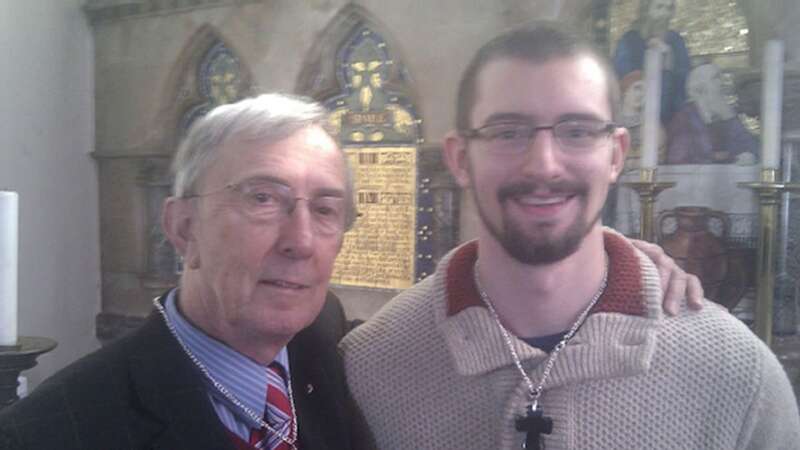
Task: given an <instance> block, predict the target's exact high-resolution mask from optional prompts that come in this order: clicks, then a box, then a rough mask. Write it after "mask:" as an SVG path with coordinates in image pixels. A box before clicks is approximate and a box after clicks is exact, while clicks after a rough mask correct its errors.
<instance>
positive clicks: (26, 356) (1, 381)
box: [0, 336, 58, 409]
mask: <svg viewBox="0 0 800 450" xmlns="http://www.w3.org/2000/svg"><path fill="white" fill-rule="evenodd" d="M56 345H58V344H57V343H56V341H54V340H52V339H50V338H45V337H29V336H20V337H19V339H18V344H17V345H15V346H11V347H8V346H0V409H3V408H5V407H6V406H9V405H11V404H12V403H14V402H16V401H17V400H19V397H17V386H18V384H19V383H18V382H17V379H18V378H19V374H20V373H21V372H22V371H23V370H27V369H30V368H31V367H34V366H35V365H36V357H38V356H39V355H41V354H43V353H47V352H49V351H50V350H53V349H54V348H56Z"/></svg>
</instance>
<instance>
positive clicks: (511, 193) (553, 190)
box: [497, 180, 586, 203]
mask: <svg viewBox="0 0 800 450" xmlns="http://www.w3.org/2000/svg"><path fill="white" fill-rule="evenodd" d="M537 190H543V191H546V192H548V193H549V194H555V195H558V194H566V195H574V194H581V193H585V192H586V185H585V184H584V183H581V182H578V181H567V180H561V181H554V182H549V183H541V182H535V181H529V180H521V181H514V182H511V183H506V184H504V185H503V186H501V187H500V188H499V189H498V190H497V199H498V200H499V201H500V202H501V203H502V202H505V201H506V200H508V199H510V198H513V197H517V196H520V195H528V194H532V193H533V192H536V191H537Z"/></svg>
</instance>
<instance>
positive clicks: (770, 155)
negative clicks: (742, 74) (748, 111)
mask: <svg viewBox="0 0 800 450" xmlns="http://www.w3.org/2000/svg"><path fill="white" fill-rule="evenodd" d="M782 100H783V42H781V41H767V45H766V47H765V48H764V68H763V76H762V79H761V164H762V167H763V168H765V169H777V168H779V167H780V146H781V110H782Z"/></svg>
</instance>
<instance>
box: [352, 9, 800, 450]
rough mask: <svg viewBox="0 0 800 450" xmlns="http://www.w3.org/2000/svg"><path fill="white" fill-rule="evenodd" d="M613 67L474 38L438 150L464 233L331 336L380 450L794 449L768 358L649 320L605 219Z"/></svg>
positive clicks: (652, 282)
mask: <svg viewBox="0 0 800 450" xmlns="http://www.w3.org/2000/svg"><path fill="white" fill-rule="evenodd" d="M618 103H619V92H618V87H617V85H616V77H615V76H614V74H613V71H612V69H611V68H610V65H609V63H608V62H607V61H606V60H605V59H604V58H603V56H602V55H601V54H599V53H598V52H597V51H596V50H594V49H593V48H592V46H591V44H589V43H588V42H586V41H585V40H582V39H581V38H579V37H577V36H575V35H573V34H571V33H569V32H567V31H565V30H564V26H563V24H553V25H548V24H544V25H536V26H532V27H530V28H525V29H520V30H514V31H511V32H509V33H507V34H505V35H502V36H500V37H498V38H496V39H495V40H493V41H491V42H489V43H488V44H486V45H485V46H484V47H483V48H481V50H479V51H478V53H477V55H476V56H475V57H474V59H473V60H472V62H471V63H470V64H469V65H468V66H467V69H466V72H465V73H464V76H463V78H462V82H461V84H460V87H459V94H458V105H457V118H456V126H457V130H456V131H454V132H452V133H451V134H449V135H448V137H447V138H446V141H445V145H444V156H445V160H446V162H447V165H448V167H449V168H450V171H451V172H452V174H453V175H454V176H455V178H456V180H457V181H458V183H459V184H460V185H461V186H462V187H463V188H464V189H466V190H467V191H468V192H469V193H470V195H471V196H472V198H473V200H474V203H475V205H476V207H477V212H478V215H479V217H480V228H479V233H478V239H477V241H473V242H469V243H466V244H464V245H462V246H460V247H458V248H456V249H455V250H453V251H451V252H450V253H449V254H448V255H447V256H445V257H444V258H443V259H442V261H441V262H440V263H439V267H438V268H437V270H436V273H435V274H434V275H433V276H432V277H430V278H428V279H426V280H425V281H423V282H422V283H419V284H418V285H417V286H415V287H413V288H411V289H409V290H407V291H406V292H404V293H403V294H401V295H400V296H398V297H397V298H395V299H393V300H392V301H390V302H389V304H387V305H386V306H385V307H384V308H383V309H382V310H381V311H380V312H378V313H377V314H376V315H375V316H374V317H373V318H372V319H371V320H370V321H369V322H367V323H366V324H364V325H362V326H361V327H359V328H357V329H356V330H354V331H353V332H351V333H350V334H348V335H347V336H346V337H345V338H344V340H343V341H342V344H341V346H342V348H343V350H344V352H345V353H344V354H345V368H346V370H347V379H348V384H349V385H350V388H351V392H352V393H353V396H354V398H355V399H356V402H357V403H358V405H359V406H360V407H361V408H362V412H363V413H364V414H365V416H366V418H367V421H368V422H369V425H370V428H371V429H372V432H373V433H374V436H375V438H376V441H377V444H378V447H379V448H383V449H399V448H414V449H476V450H485V449H501V450H511V449H518V448H520V446H522V448H527V449H528V450H533V449H539V448H542V446H543V445H544V447H545V448H547V449H551V450H552V449H568V448H569V449H620V448H630V449H689V448H691V449H701V448H702V449H711V448H714V449H723V448H725V449H734V448H737V449H739V448H741V449H744V448H764V449H789V448H797V446H798V443H799V442H800V418H798V412H797V404H796V402H795V398H794V395H793V393H792V388H791V386H790V385H789V382H788V379H787V377H786V374H785V373H784V371H783V369H782V368H781V365H780V363H779V362H778V360H777V359H776V358H775V356H774V355H773V354H772V353H771V352H770V351H769V349H768V348H767V347H766V346H765V345H764V344H763V343H762V342H761V341H759V340H758V339H757V338H756V337H755V336H754V335H753V334H752V333H751V332H750V331H749V330H748V329H747V327H745V326H744V325H743V324H742V323H740V322H739V321H737V320H736V319H735V318H734V317H732V316H731V315H729V314H728V313H727V312H725V311H724V310H722V308H719V307H715V306H708V307H706V308H704V310H703V311H702V312H700V313H693V314H687V313H685V312H684V313H682V314H680V315H679V316H677V317H673V318H667V317H665V316H664V315H663V314H662V310H661V298H662V289H661V287H660V286H659V277H658V272H657V270H656V269H655V267H653V265H652V264H651V263H650V261H649V260H648V259H647V258H644V257H643V256H642V254H640V253H639V252H638V251H637V250H636V249H635V248H634V247H633V246H631V245H630V242H629V241H628V240H627V239H625V238H624V237H623V236H621V235H619V234H617V233H615V232H613V231H611V230H609V229H604V228H603V227H602V225H601V223H600V211H601V208H602V207H603V203H604V202H605V200H606V195H607V193H608V189H609V185H610V184H611V183H613V182H614V181H615V180H616V179H617V177H618V176H619V174H620V171H621V170H622V166H623V161H624V158H625V153H626V151H627V150H628V147H629V140H628V133H627V131H626V130H625V129H624V128H621V127H619V126H617V125H616V124H615V122H616V121H617V120H618V117H619V104H618Z"/></svg>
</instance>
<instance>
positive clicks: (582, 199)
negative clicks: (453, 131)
mask: <svg viewBox="0 0 800 450" xmlns="http://www.w3.org/2000/svg"><path fill="white" fill-rule="evenodd" d="M539 185H540V184H537V183H535V182H532V181H517V182H513V183H508V184H505V185H503V186H501V187H500V188H499V189H498V191H497V200H498V202H499V203H500V206H501V208H502V221H501V223H500V225H496V224H494V223H492V221H491V220H490V218H489V216H488V214H487V212H486V211H485V210H484V208H483V206H482V204H481V202H480V201H479V199H478V196H477V192H476V191H475V190H473V197H474V201H475V204H476V206H477V208H478V215H479V216H480V218H481V221H482V222H483V224H484V226H485V227H486V229H487V230H489V233H490V234H491V235H492V236H493V237H494V238H495V239H496V240H497V242H499V243H500V244H501V245H502V246H503V249H505V251H506V253H508V254H509V255H510V256H511V257H512V258H514V259H516V260H517V261H519V262H521V263H523V264H528V265H545V264H552V263H555V262H557V261H561V260H563V259H564V258H566V257H567V256H570V255H572V254H573V253H575V251H576V250H577V249H578V247H579V246H580V244H581V242H583V239H584V238H585V237H586V235H587V234H589V231H591V230H592V228H593V227H594V225H595V224H596V223H597V222H598V221H599V220H600V213H601V211H599V210H598V211H597V212H596V213H594V215H593V216H588V215H587V208H588V206H587V203H588V191H589V188H588V186H587V185H586V184H585V183H581V182H578V181H575V182H566V181H561V182H556V183H548V184H547V188H548V192H552V193H554V194H564V195H568V196H569V197H570V201H577V202H578V203H579V209H580V212H579V215H578V217H576V218H575V220H574V221H573V222H572V223H571V224H569V225H568V227H567V229H566V230H565V231H564V232H563V233H562V234H561V235H553V233H550V232H548V230H549V229H552V226H551V225H549V224H531V225H528V224H523V223H521V222H520V221H518V220H515V219H514V218H513V217H511V215H510V214H508V209H507V204H508V202H510V201H514V198H515V197H517V196H520V195H526V194H530V193H532V192H534V191H535V190H536V188H537V187H539ZM473 186H474V183H473Z"/></svg>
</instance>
